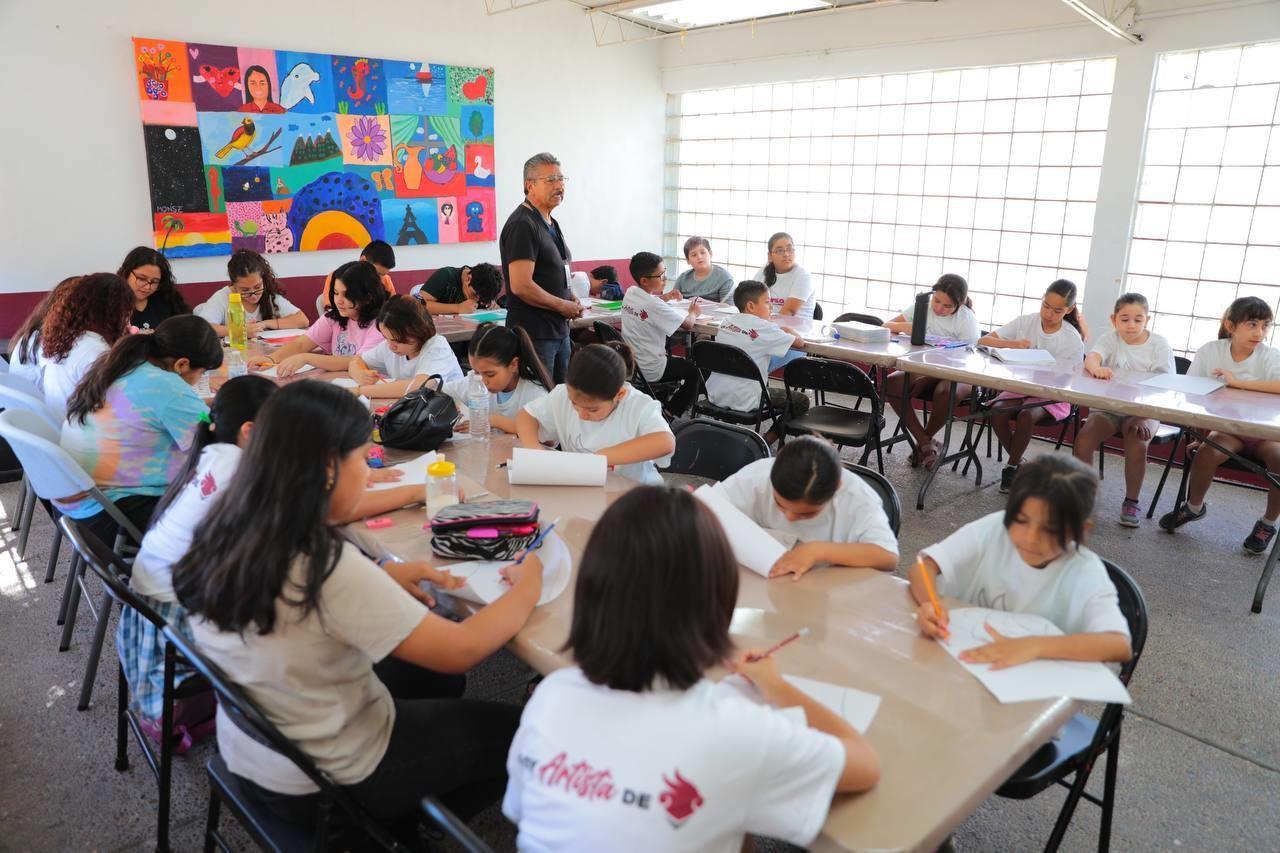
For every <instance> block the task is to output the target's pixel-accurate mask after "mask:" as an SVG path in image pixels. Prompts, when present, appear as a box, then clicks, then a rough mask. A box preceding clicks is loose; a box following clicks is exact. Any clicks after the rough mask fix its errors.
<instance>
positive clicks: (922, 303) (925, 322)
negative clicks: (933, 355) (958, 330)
mask: <svg viewBox="0 0 1280 853" xmlns="http://www.w3.org/2000/svg"><path fill="white" fill-rule="evenodd" d="M932 301H933V294H932V293H930V292H929V291H927V290H926V291H925V292H924V293H917V294H916V310H915V313H914V314H912V315H911V345H912V346H917V347H921V346H924V336H925V330H926V329H928V327H929V312H930V311H932V310H933V308H932V307H930V305H929V303H930V302H932Z"/></svg>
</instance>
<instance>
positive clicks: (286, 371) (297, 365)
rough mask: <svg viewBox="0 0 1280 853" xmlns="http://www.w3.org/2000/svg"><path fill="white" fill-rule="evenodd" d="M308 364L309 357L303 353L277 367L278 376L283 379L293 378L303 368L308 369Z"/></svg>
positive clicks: (293, 356)
mask: <svg viewBox="0 0 1280 853" xmlns="http://www.w3.org/2000/svg"><path fill="white" fill-rule="evenodd" d="M307 363H308V362H307V357H306V356H305V355H303V354H301V353H299V354H298V355H291V356H289V357H288V358H286V359H285V360H284V361H282V362H280V364H278V365H277V366H276V376H279V377H280V378H281V379H283V378H285V377H286V376H292V375H293V374H295V373H297V372H298V371H299V370H301V369H302V368H304V367H306V366H307Z"/></svg>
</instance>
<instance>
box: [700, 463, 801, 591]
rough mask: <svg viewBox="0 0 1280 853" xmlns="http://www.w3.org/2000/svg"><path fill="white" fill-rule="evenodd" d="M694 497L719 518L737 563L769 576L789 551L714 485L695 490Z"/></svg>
mask: <svg viewBox="0 0 1280 853" xmlns="http://www.w3.org/2000/svg"><path fill="white" fill-rule="evenodd" d="M693 496H694V497H695V498H698V499H699V500H701V501H702V502H703V503H704V504H706V505H707V508H708V509H710V510H711V511H712V512H713V513H715V516H716V518H718V519H719V520H720V526H721V527H723V528H724V532H725V534H726V535H727V536H728V537H729V544H731V545H732V546H733V556H735V557H737V559H738V562H739V563H741V564H742V565H744V566H746V567H747V568H748V569H750V570H751V571H753V572H755V573H756V574H758V575H762V576H763V577H768V576H769V570H770V569H771V568H773V564H774V563H776V562H778V558H779V557H781V556H782V555H783V554H785V553H786V552H787V549H786V548H784V547H782V544H781V543H779V542H778V540H776V539H774V538H773V537H772V536H770V535H769V534H768V532H767V531H766V530H765V529H764V528H763V527H761V526H760V525H758V524H756V523H755V522H754V521H752V520H751V519H749V518H747V516H746V515H745V514H744V513H743V512H742V510H740V509H738V508H737V507H736V506H734V505H733V504H731V503H729V501H728V500H726V499H725V498H724V497H723V496H721V495H720V493H718V492H717V491H715V489H714V488H713V487H712V486H703V487H702V488H700V489H698V490H697V491H696V492H694V493H693Z"/></svg>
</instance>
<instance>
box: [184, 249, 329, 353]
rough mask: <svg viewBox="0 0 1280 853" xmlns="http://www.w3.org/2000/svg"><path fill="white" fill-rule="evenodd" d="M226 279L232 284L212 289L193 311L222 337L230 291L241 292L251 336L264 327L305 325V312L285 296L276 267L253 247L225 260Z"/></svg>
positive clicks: (275, 327)
mask: <svg viewBox="0 0 1280 853" xmlns="http://www.w3.org/2000/svg"><path fill="white" fill-rule="evenodd" d="M227 278H229V279H230V280H231V283H230V284H229V285H227V286H226V287H224V288H222V289H220V290H217V291H215V292H214V294H213V295H212V296H210V297H209V298H208V299H206V300H205V301H204V302H202V303H201V304H199V305H197V306H196V310H195V315H196V316H197V317H203V318H204V319H205V320H207V321H209V325H211V326H213V330H214V331H215V332H217V333H218V334H219V335H220V336H221V337H226V335H227V307H228V306H229V305H230V304H231V294H232V293H233V292H234V293H238V294H240V304H241V305H242V306H244V327H245V332H246V333H247V334H248V335H249V336H250V337H252V336H253V335H256V334H258V333H259V332H262V331H267V330H273V329H305V328H306V327H307V315H306V314H303V313H302V309H301V308H299V307H298V306H297V305H294V304H293V303H292V302H290V301H289V300H288V299H285V298H284V291H283V290H282V289H281V287H280V281H279V280H278V279H277V278H276V274H275V270H273V269H272V268H271V264H270V263H268V262H267V259H266V258H264V257H262V255H259V254H258V253H257V252H255V251H253V250H252V249H239V250H237V251H236V252H234V253H232V255H231V258H230V259H229V260H228V261H227Z"/></svg>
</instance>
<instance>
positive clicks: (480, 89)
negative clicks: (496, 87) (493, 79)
mask: <svg viewBox="0 0 1280 853" xmlns="http://www.w3.org/2000/svg"><path fill="white" fill-rule="evenodd" d="M488 88H489V80H488V78H487V77H485V76H484V75H483V74H481V75H480V76H479V77H477V78H476V79H474V80H472V81H471V82H470V83H463V84H462V97H464V98H466V99H467V100H468V101H478V100H480V99H481V98H483V97H484V93H485V91H486V90H487V89H488Z"/></svg>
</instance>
